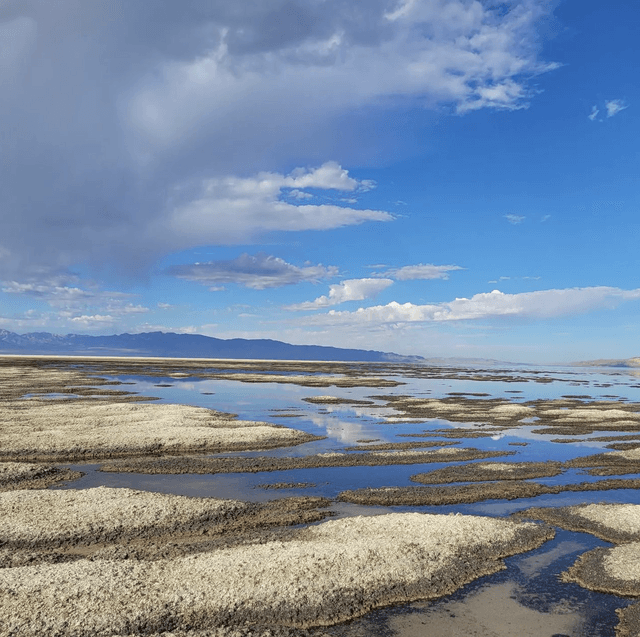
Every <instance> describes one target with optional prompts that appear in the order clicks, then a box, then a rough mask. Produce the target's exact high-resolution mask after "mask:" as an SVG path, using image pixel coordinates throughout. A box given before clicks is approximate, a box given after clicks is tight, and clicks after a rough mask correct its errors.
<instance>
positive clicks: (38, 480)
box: [0, 462, 83, 492]
mask: <svg viewBox="0 0 640 637" xmlns="http://www.w3.org/2000/svg"><path fill="white" fill-rule="evenodd" d="M82 475H83V474H82V473H80V472H79V471H72V470H71V469H65V468H61V467H52V466H50V465H43V464H31V463H29V462H0V492H2V491H13V490H15V489H46V488H47V487H50V486H52V485H54V484H59V483H61V482H71V481H73V480H77V479H78V478H80V477H82Z"/></svg>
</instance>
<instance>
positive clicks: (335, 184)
mask: <svg viewBox="0 0 640 637" xmlns="http://www.w3.org/2000/svg"><path fill="white" fill-rule="evenodd" d="M372 187H373V184H372V182H366V183H365V182H363V181H358V180H357V179H354V178H352V177H350V176H349V173H348V171H346V170H345V169H344V168H342V167H341V166H340V165H338V164H337V163H336V162H326V163H324V164H322V166H320V167H318V168H314V169H304V168H296V169H295V170H294V171H292V172H291V173H289V174H288V175H282V174H279V173H266V172H262V173H259V174H258V175H256V176H255V177H246V178H239V177H216V178H211V179H206V180H204V181H203V182H202V183H201V184H199V186H198V192H197V194H196V195H195V197H193V198H190V199H189V200H188V201H186V202H184V203H182V202H181V203H178V204H176V205H175V206H174V207H173V208H172V209H171V211H170V214H169V215H168V216H167V217H165V218H163V219H161V220H160V221H158V222H157V223H155V224H153V225H150V227H149V229H148V236H153V242H154V243H155V244H162V243H163V242H166V243H167V247H168V248H169V247H171V248H174V249H175V248H176V247H177V246H179V247H190V246H192V245H197V244H202V243H207V244H212V245H213V244H216V245H220V244H234V243H246V242H248V241H251V240H253V239H255V238H256V237H259V236H260V235H262V234H264V233H266V232H270V231H287V232H291V231H299V230H329V229H332V228H339V227H342V226H349V225H355V224H359V223H363V222H364V221H390V220H392V219H393V217H392V215H391V214H389V213H388V212H385V211H383V210H368V209H364V210H362V209H356V208H351V207H347V206H338V205H333V204H295V203H291V202H289V201H286V195H287V194H288V193H287V190H286V189H292V190H291V192H294V191H295V192H298V193H301V192H303V191H302V190H301V189H305V188H314V189H322V190H328V189H331V190H338V191H343V192H344V191H346V192H354V191H358V190H362V189H365V190H368V189H370V188H372ZM180 194H181V193H180V189H177V191H176V197H177V198H179V197H180ZM295 198H296V199H301V197H299V196H298V195H296V196H295ZM302 199H304V198H302Z"/></svg>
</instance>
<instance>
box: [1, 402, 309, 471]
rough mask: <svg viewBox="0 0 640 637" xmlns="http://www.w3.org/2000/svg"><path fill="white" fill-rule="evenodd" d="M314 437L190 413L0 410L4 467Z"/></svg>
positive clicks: (80, 407) (77, 406) (78, 405)
mask: <svg viewBox="0 0 640 637" xmlns="http://www.w3.org/2000/svg"><path fill="white" fill-rule="evenodd" d="M316 439H317V437H316V436H312V435H310V434H307V433H304V432H302V431H297V430H295V429H289V428H286V427H279V426H276V425H272V424H269V423H266V422H250V421H239V420H235V418H234V417H233V416H232V415H230V414H223V413H220V412H216V411H212V410H210V409H205V408H203V407H191V406H188V405H168V404H161V405H159V404H136V403H128V402H127V403H112V402H103V401H87V402H85V401H78V400H76V401H69V400H59V401H55V400H47V399H43V400H23V401H15V400H14V401H4V402H0V459H1V460H18V461H24V460H34V461H45V462H46V461H59V462H61V461H70V460H89V459H103V458H114V457H123V456H141V455H158V454H161V453H186V452H199V453H206V452H222V451H238V450H254V449H269V448H273V447H284V446H287V445H297V444H301V443H303V442H308V441H310V440H316Z"/></svg>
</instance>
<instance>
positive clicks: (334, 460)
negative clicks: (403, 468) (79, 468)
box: [101, 448, 512, 474]
mask: <svg viewBox="0 0 640 637" xmlns="http://www.w3.org/2000/svg"><path fill="white" fill-rule="evenodd" d="M508 455H512V452H509V451H480V450H478V449H473V448H468V449H467V448H462V449H459V448H455V449H443V450H434V451H411V450H408V451H390V452H383V451H378V452H375V451H373V452H364V453H323V454H317V455H313V456H300V457H271V456H257V457H250V458H247V457H237V458H196V457H170V458H158V459H146V458H140V459H127V460H117V461H113V462H108V463H105V464H104V465H103V466H102V468H101V471H106V472H127V473H145V474H181V473H198V474H215V473H258V472H261V471H289V470H291V469H315V468H319V467H363V466H367V467H377V466H385V465H407V464H425V463H435V462H463V461H465V460H478V459H483V458H497V457H501V456H508Z"/></svg>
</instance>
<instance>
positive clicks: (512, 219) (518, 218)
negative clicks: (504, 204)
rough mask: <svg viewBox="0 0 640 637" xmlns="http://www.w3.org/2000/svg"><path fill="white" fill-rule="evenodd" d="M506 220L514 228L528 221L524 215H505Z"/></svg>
mask: <svg viewBox="0 0 640 637" xmlns="http://www.w3.org/2000/svg"><path fill="white" fill-rule="evenodd" d="M504 218H505V219H506V220H507V221H508V222H509V223H512V224H513V225H514V226H517V225H518V224H519V223H522V222H523V221H524V220H525V219H526V217H524V216H522V215H504Z"/></svg>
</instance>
